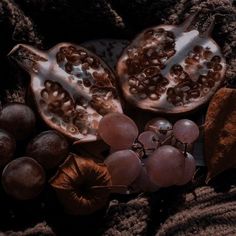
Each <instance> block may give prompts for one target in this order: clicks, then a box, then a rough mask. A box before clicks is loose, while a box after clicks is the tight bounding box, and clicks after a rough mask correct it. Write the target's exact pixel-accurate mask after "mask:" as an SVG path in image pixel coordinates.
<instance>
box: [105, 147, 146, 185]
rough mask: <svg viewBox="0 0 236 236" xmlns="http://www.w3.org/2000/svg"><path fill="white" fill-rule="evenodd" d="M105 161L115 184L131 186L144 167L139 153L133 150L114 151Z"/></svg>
mask: <svg viewBox="0 0 236 236" xmlns="http://www.w3.org/2000/svg"><path fill="white" fill-rule="evenodd" d="M104 162H105V164H106V165H107V168H108V171H109V173H110V175H111V180H112V184H113V185H127V186H129V185H130V184H131V183H132V182H133V181H134V180H135V179H136V178H137V177H138V176H139V174H140V171H141V167H142V164H141V161H140V159H139V158H138V156H137V154H136V153H135V152H133V151H131V150H121V151H117V152H114V153H112V154H111V155H110V156H108V157H107V158H106V160H105V161H104Z"/></svg>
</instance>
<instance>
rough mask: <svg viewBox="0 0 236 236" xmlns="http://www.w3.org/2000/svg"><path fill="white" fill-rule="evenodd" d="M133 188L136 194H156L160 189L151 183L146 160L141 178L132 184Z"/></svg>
mask: <svg viewBox="0 0 236 236" xmlns="http://www.w3.org/2000/svg"><path fill="white" fill-rule="evenodd" d="M131 187H132V189H133V190H134V191H136V192H156V191H157V190H158V189H160V187H159V186H157V185H155V184H154V183H152V182H151V180H150V178H149V176H148V174H147V169H146V166H145V160H144V165H143V166H142V168H141V172H140V174H139V176H138V177H137V178H136V179H135V181H134V182H133V183H132V185H131Z"/></svg>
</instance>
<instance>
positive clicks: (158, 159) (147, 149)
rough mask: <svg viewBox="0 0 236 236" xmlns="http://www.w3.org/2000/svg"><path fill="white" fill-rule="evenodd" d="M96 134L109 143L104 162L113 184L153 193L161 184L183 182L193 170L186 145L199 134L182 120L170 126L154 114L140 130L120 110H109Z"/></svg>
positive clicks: (189, 176) (168, 184) (186, 121)
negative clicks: (108, 150) (117, 111)
mask: <svg viewBox="0 0 236 236" xmlns="http://www.w3.org/2000/svg"><path fill="white" fill-rule="evenodd" d="M98 133H99V135H100V137H101V138H102V139H103V141H104V142H105V143H107V144H108V145H110V155H109V156H108V157H107V158H106V160H105V164H106V165H107V167H108V170H109V172H110V174H111V178H112V184H113V185H125V186H128V188H129V189H130V190H131V191H145V192H153V191H156V190H158V189H159V188H160V187H169V186H172V185H184V184H186V183H188V182H189V181H190V180H191V179H192V177H193V175H194V172H195V168H196V163H195V159H194V157H193V156H192V155H191V154H190V153H188V152H187V148H188V145H190V144H192V143H194V142H195V141H196V139H197V138H198V136H199V128H198V126H197V125H196V124H195V123H194V122H193V121H191V120H188V119H181V120H178V121H177V122H176V123H175V124H174V125H172V124H171V123H170V122H169V121H168V120H166V119H164V118H161V117H157V118H155V119H153V120H150V121H149V122H148V123H147V124H146V125H145V128H144V131H143V132H141V133H139V131H138V128H137V126H136V124H135V122H134V121H133V120H131V119H130V118H129V117H128V116H126V115H124V114H121V113H109V114H108V115H105V116H104V117H103V118H102V120H101V121H100V123H99V127H98Z"/></svg>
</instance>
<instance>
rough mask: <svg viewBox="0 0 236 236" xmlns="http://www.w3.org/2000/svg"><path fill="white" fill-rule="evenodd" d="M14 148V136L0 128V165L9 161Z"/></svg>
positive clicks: (2, 165)
mask: <svg viewBox="0 0 236 236" xmlns="http://www.w3.org/2000/svg"><path fill="white" fill-rule="evenodd" d="M15 149H16V142H15V140H14V138H13V137H12V136H11V135H10V134H9V133H8V132H6V131H5V130H2V129H0V167H4V166H5V165H6V164H7V163H8V162H9V161H11V159H12V157H13V155H14V152H15Z"/></svg>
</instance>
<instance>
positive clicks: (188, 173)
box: [177, 153, 196, 185]
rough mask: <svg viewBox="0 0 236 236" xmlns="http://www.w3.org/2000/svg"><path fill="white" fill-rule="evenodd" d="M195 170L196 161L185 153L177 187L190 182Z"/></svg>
mask: <svg viewBox="0 0 236 236" xmlns="http://www.w3.org/2000/svg"><path fill="white" fill-rule="evenodd" d="M195 170H196V161H195V159H194V157H193V156H192V155H191V154H190V153H187V156H186V158H185V165H184V171H183V176H182V178H181V180H180V181H179V182H178V183H177V185H184V184H187V183H188V182H189V181H191V179H192V178H193V175H194V173H195Z"/></svg>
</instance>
